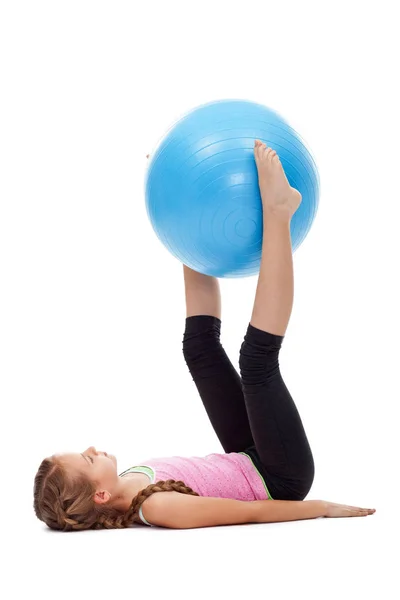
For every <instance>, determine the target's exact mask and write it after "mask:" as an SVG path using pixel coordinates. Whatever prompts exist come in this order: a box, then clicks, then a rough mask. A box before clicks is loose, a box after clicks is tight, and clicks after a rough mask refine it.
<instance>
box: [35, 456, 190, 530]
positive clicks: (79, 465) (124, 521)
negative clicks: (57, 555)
mask: <svg viewBox="0 0 400 600" xmlns="http://www.w3.org/2000/svg"><path fill="white" fill-rule="evenodd" d="M120 487H121V478H120V477H119V475H118V472H117V460H116V458H115V456H113V455H108V454H107V453H106V452H97V451H96V449H95V448H94V447H93V446H91V447H90V448H88V449H87V450H85V451H84V452H82V453H71V454H55V455H53V456H51V457H49V458H45V459H44V460H43V461H42V463H41V465H40V467H39V470H38V472H37V474H36V477H35V483H34V509H35V513H36V516H37V517H38V518H39V519H40V520H41V521H44V522H45V523H46V525H48V526H49V527H50V528H52V529H59V530H62V531H74V530H75V531H76V530H82V529H102V528H107V529H113V528H123V527H129V526H130V525H132V524H133V523H141V522H142V521H141V520H140V517H139V509H140V507H141V505H142V504H143V502H144V501H145V500H146V498H148V497H149V496H150V495H151V494H153V493H155V492H160V491H171V490H175V491H178V492H182V493H186V494H193V495H197V494H196V492H194V491H193V490H192V489H191V488H189V487H187V486H185V484H184V483H183V482H182V481H173V480H172V479H170V480H168V481H158V482H157V483H156V484H151V485H149V486H147V487H146V488H145V489H142V490H141V491H140V492H139V493H138V494H137V495H136V496H135V497H134V498H133V499H132V502H131V504H130V506H129V508H128V510H126V508H123V507H122V506H121V502H120V501H119V494H118V490H120Z"/></svg>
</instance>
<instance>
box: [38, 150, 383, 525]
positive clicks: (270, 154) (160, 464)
mask: <svg viewBox="0 0 400 600" xmlns="http://www.w3.org/2000/svg"><path fill="white" fill-rule="evenodd" d="M254 155H255V161H256V165H257V169H258V177H259V186H260V192H261V199H262V206H263V228H264V229H263V230H264V235H263V244H262V259H261V266H260V273H259V277H258V284H257V289H256V296H255V301H254V307H253V312H252V315H251V320H250V323H249V325H248V328H247V332H246V334H245V337H244V341H243V343H242V345H241V348H240V359H239V367H240V374H241V376H239V374H238V373H237V372H236V370H235V369H234V367H233V365H232V363H231V362H230V360H229V358H228V356H227V355H226V353H225V350H224V349H223V347H222V345H221V342H220V330H221V300H220V290H219V283H218V280H217V279H216V278H214V277H210V276H207V275H202V274H200V273H197V272H195V271H193V270H191V269H190V268H188V267H186V266H185V265H184V266H183V272H184V281H185V297H186V307H187V314H186V327H185V332H184V338H183V355H184V358H185V360H186V363H187V365H188V368H189V370H190V373H191V376H192V378H193V380H194V382H195V384H196V386H197V389H198V391H199V394H200V397H201V399H202V401H203V403H204V407H205V409H206V411H207V414H208V416H209V418H210V421H211V424H212V426H213V428H214V430H215V433H216V434H217V436H218V438H219V440H220V442H221V445H222V447H223V449H224V453H221V454H218V453H214V454H209V455H207V456H205V457H190V458H184V457H177V456H174V457H170V458H158V459H154V458H153V459H150V460H146V461H144V464H143V465H140V466H134V467H131V468H130V469H127V470H126V471H124V472H123V473H121V474H119V475H118V472H117V461H116V459H115V457H114V456H112V455H108V454H107V453H106V452H98V451H97V450H96V449H95V448H93V447H90V448H88V449H87V450H85V451H84V452H82V453H76V454H56V455H53V456H51V457H50V458H45V459H44V460H43V462H42V464H41V465H40V467H39V471H38V473H37V475H36V477H35V484H34V508H35V512H36V515H37V517H38V518H39V519H41V520H42V521H44V522H45V523H46V524H47V525H48V526H49V527H51V528H53V529H60V530H62V531H71V530H81V529H99V528H115V527H118V528H122V527H128V526H130V525H132V524H133V523H141V524H146V525H150V526H151V525H153V526H154V525H157V526H161V527H172V528H193V527H209V526H216V525H231V524H232V525H233V524H239V523H267V522H273V521H294V520H298V519H312V518H316V517H357V516H366V515H369V514H372V513H374V512H375V509H369V508H358V507H355V506H347V505H342V504H335V503H331V502H325V501H322V500H307V501H303V500H304V498H305V497H306V496H307V494H308V492H309V490H310V488H311V485H312V483H313V479H314V461H313V456H312V452H311V449H310V446H309V443H308V440H307V437H306V433H305V431H304V428H303V424H302V421H301V419H300V416H299V413H298V411H297V408H296V405H295V403H294V401H293V399H292V397H291V395H290V393H289V391H288V389H287V387H286V385H285V383H284V381H283V379H282V376H281V373H280V369H279V352H280V348H281V345H282V342H283V339H284V336H285V333H286V329H287V326H288V322H289V319H290V315H291V311H292V306H293V260H292V246H291V238H290V222H291V218H292V216H293V214H294V213H295V212H296V210H297V208H298V207H299V205H300V202H301V195H300V193H299V192H298V191H297V190H295V189H293V188H292V187H291V186H290V185H289V182H288V180H287V179H286V175H285V173H284V170H283V168H282V165H281V162H280V160H279V158H278V156H277V154H276V152H275V151H274V150H272V149H271V148H267V147H266V145H265V144H263V143H261V142H260V141H258V140H256V142H255V148H254ZM165 492H169V493H168V494H166V493H165Z"/></svg>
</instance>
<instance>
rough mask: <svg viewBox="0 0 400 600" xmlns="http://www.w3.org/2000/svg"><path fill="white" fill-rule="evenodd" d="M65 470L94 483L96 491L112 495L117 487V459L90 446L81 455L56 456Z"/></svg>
mask: <svg viewBox="0 0 400 600" xmlns="http://www.w3.org/2000/svg"><path fill="white" fill-rule="evenodd" d="M55 458H57V459H58V460H60V461H61V462H62V463H63V465H64V466H65V467H66V469H67V470H68V471H70V472H73V473H80V474H83V475H85V476H86V477H88V479H90V480H91V481H92V482H93V483H95V485H96V488H97V489H103V490H108V491H109V492H110V494H112V493H113V492H114V491H115V490H116V489H117V487H118V485H119V479H120V478H119V476H118V471H117V459H116V458H115V456H114V455H112V454H107V452H99V451H97V450H96V448H94V446H90V448H87V450H85V451H84V452H81V453H70V454H68V453H65V454H56V455H55Z"/></svg>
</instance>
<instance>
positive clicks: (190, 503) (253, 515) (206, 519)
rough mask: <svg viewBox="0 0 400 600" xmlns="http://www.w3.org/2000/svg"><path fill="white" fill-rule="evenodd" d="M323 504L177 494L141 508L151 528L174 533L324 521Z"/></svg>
mask: <svg viewBox="0 0 400 600" xmlns="http://www.w3.org/2000/svg"><path fill="white" fill-rule="evenodd" d="M326 504H327V503H325V502H324V501H322V500H303V501H298V502H297V501H290V500H255V501H253V502H245V501H242V500H231V499H229V498H210V497H208V496H191V495H188V494H181V493H179V492H156V493H155V494H152V495H151V496H149V497H148V498H147V499H146V500H145V501H144V502H143V504H142V511H143V516H144V518H145V519H146V521H148V522H149V523H150V524H151V525H158V526H159V527H170V528H173V529H191V528H196V527H215V526H217V525H239V524H243V523H274V522H276V521H298V520H301V519H315V518H317V517H324V516H326V515H325V512H326Z"/></svg>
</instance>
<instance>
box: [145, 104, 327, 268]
mask: <svg viewBox="0 0 400 600" xmlns="http://www.w3.org/2000/svg"><path fill="white" fill-rule="evenodd" d="M255 139H259V140H261V141H262V142H265V143H266V144H267V146H270V147H271V148H273V149H274V150H276V152H277V154H278V155H279V158H280V160H281V163H282V166H283V168H284V170H285V173H286V176H287V178H288V180H289V183H290V185H291V186H292V187H294V188H296V189H298V190H299V192H300V193H301V194H302V197H303V200H302V203H301V204H300V207H299V208H298V210H297V211H296V213H295V214H294V215H293V217H292V221H291V238H292V250H293V252H294V251H295V250H296V249H297V248H298V247H299V246H300V244H301V243H302V241H303V240H304V238H305V237H306V235H307V233H308V232H309V230H310V228H311V225H312V223H313V220H314V218H315V215H316V211H317V208H318V202H319V177H318V171H317V168H316V165H315V162H314V160H313V158H312V156H311V154H310V152H309V150H307V148H306V146H305V144H304V142H303V141H302V140H301V138H300V136H299V135H298V134H297V133H296V132H295V131H294V130H293V129H292V128H291V127H290V126H289V125H288V123H287V122H286V121H285V120H284V119H283V118H282V117H281V116H280V115H279V114H278V113H276V112H275V111H273V110H271V109H270V108H267V107H266V106H263V105H260V104H256V103H254V102H249V101H245V100H220V101H217V102H211V103H209V104H205V105H202V106H200V107H198V108H195V109H194V110H192V111H191V112H189V113H188V114H186V115H185V116H184V117H183V118H182V119H180V120H179V121H178V122H177V123H176V124H175V125H174V126H173V127H172V128H171V129H170V130H169V131H168V133H167V134H166V136H165V137H164V138H163V140H162V141H161V143H160V144H159V145H158V147H157V148H156V150H155V152H154V154H153V156H152V157H151V160H150V163H149V166H148V170H147V174H146V183H145V188H146V209H147V214H148V217H149V219H150V222H151V224H152V227H153V229H154V231H155V233H156V235H157V237H158V238H159V239H160V241H161V242H162V243H163V244H164V246H165V247H166V248H167V249H168V250H169V251H170V252H171V254H172V255H173V256H175V257H176V258H177V259H178V260H179V261H180V262H182V263H184V264H185V265H187V266H188V267H190V268H192V269H194V270H195V271H199V272H200V273H204V274H205V275H213V276H215V277H230V278H234V277H247V276H251V275H254V274H257V273H258V272H259V269H260V261H261V250H262V236H263V219H262V203H261V196H260V191H259V187H258V177H257V167H256V164H255V160H254V140H255Z"/></svg>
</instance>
